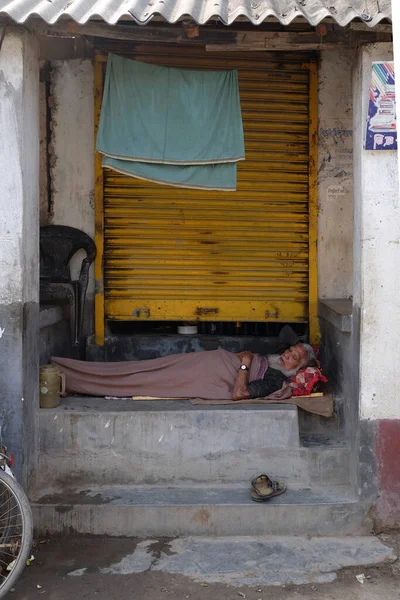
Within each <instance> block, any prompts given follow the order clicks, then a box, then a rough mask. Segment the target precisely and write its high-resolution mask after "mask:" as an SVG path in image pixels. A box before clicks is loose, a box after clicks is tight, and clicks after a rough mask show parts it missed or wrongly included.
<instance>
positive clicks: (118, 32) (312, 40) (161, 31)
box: [0, 18, 391, 52]
mask: <svg viewBox="0 0 400 600" xmlns="http://www.w3.org/2000/svg"><path fill="white" fill-rule="evenodd" d="M1 22H2V21H0V24H1ZM25 27H26V28H27V29H29V30H30V31H32V32H35V33H36V34H38V35H42V36H49V37H59V38H76V37H78V36H85V37H92V38H105V39H113V40H121V41H125V42H133V43H144V42H149V43H165V44H181V45H191V46H193V45H194V46H202V47H206V48H207V50H209V51H214V52H215V51H232V50H240V51H243V50H286V51H293V50H294V51H297V50H299V51H303V50H306V51H309V50H328V49H331V48H336V47H337V46H338V45H343V44H346V45H347V46H357V45H360V44H363V43H373V42H376V41H391V34H390V33H387V32H381V31H379V32H375V31H374V29H370V30H364V29H362V30H353V29H350V28H349V27H347V28H344V27H339V26H338V25H333V24H332V25H324V26H323V27H318V28H317V29H316V30H312V29H310V30H308V31H288V30H285V31H281V30H280V31H266V30H265V29H262V28H259V29H257V28H253V29H252V30H243V29H240V27H238V26H236V27H235V26H230V27H222V26H220V27H208V26H207V27H199V35H198V36H196V37H193V38H190V37H188V36H187V34H186V33H185V30H184V29H183V27H182V25H176V26H153V25H146V26H139V25H135V24H132V25H107V24H106V23H100V22H89V23H86V24H84V25H79V24H77V23H75V21H62V20H61V21H59V22H58V23H56V24H55V25H48V24H47V23H45V22H44V21H42V20H41V19H38V18H31V19H29V21H28V22H27V23H26V25H25Z"/></svg>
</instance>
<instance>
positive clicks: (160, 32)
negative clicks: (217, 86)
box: [25, 18, 236, 46]
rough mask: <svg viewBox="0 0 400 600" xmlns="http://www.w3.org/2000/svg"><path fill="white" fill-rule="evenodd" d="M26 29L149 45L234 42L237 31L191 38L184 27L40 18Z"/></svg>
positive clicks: (217, 31) (206, 32)
mask: <svg viewBox="0 0 400 600" xmlns="http://www.w3.org/2000/svg"><path fill="white" fill-rule="evenodd" d="M25 27H26V28H27V29H30V31H32V32H34V33H36V34H38V35H46V36H49V37H60V38H74V37H77V36H80V35H82V36H89V37H95V38H96V37H97V38H106V39H114V40H121V41H126V42H128V41H131V42H139V43H143V42H150V43H166V44H171V43H175V44H191V45H192V44H195V45H203V46H204V45H205V44H206V43H209V42H211V43H212V42H218V41H220V42H221V41H222V42H223V41H225V42H234V41H235V38H236V32H235V31H232V30H230V29H228V28H226V29H209V28H201V27H200V28H199V36H198V37H195V38H189V37H188V36H187V35H186V33H185V30H184V29H183V27H182V26H181V25H179V26H176V27H173V26H166V27H160V26H158V27H154V26H152V25H145V26H139V25H134V24H132V25H107V23H86V24H85V25H79V24H78V23H76V22H75V21H66V22H63V21H60V22H58V23H56V24H55V25H48V24H47V23H45V22H44V21H42V20H41V19H36V18H35V19H30V20H29V21H28V22H27V23H26V25H25Z"/></svg>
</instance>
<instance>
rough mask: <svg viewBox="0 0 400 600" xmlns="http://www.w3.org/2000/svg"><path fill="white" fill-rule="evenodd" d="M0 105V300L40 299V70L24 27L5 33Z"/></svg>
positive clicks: (1, 55) (0, 68) (0, 59)
mask: <svg viewBox="0 0 400 600" xmlns="http://www.w3.org/2000/svg"><path fill="white" fill-rule="evenodd" d="M0 107H1V110H0V132H1V135H0V165H1V177H0V273H1V277H0V303H1V304H12V303H16V302H38V295H39V286H38V281H39V275H38V273H39V272H38V268H39V260H38V257H39V242H38V235H39V231H38V227H37V224H38V212H39V177H38V168H39V137H38V130H39V70H38V49H37V46H36V42H35V39H34V38H33V37H31V36H30V35H29V34H28V33H27V32H25V33H21V31H17V30H12V29H11V30H8V31H7V33H6V35H5V37H4V40H3V44H2V47H1V52H0Z"/></svg>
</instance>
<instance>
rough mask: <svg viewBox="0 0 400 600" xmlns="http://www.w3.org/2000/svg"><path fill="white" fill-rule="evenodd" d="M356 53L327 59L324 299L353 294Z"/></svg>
mask: <svg viewBox="0 0 400 600" xmlns="http://www.w3.org/2000/svg"><path fill="white" fill-rule="evenodd" d="M353 63H354V52H351V51H349V50H329V51H324V52H322V53H321V63H320V68H319V74H318V85H319V98H318V99H319V149H318V153H319V155H318V202H319V219H318V289H319V297H320V298H348V297H350V296H351V295H352V293H353V98H352V69H353Z"/></svg>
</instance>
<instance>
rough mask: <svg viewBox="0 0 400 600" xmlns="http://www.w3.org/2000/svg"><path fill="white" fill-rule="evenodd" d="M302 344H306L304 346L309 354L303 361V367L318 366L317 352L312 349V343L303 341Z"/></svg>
mask: <svg viewBox="0 0 400 600" xmlns="http://www.w3.org/2000/svg"><path fill="white" fill-rule="evenodd" d="M301 344H302V346H304V348H305V349H306V351H307V356H306V358H305V359H304V360H303V362H302V363H301V368H303V367H316V366H317V357H316V356H315V352H314V350H313V349H312V347H311V346H310V344H305V343H303V342H301Z"/></svg>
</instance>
